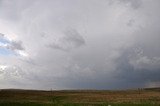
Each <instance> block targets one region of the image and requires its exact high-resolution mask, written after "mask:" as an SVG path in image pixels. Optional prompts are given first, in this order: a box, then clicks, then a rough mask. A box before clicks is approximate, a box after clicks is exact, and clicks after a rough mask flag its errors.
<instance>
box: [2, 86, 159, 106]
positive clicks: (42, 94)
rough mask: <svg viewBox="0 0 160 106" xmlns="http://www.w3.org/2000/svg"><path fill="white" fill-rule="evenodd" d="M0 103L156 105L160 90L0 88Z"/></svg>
mask: <svg viewBox="0 0 160 106" xmlns="http://www.w3.org/2000/svg"><path fill="white" fill-rule="evenodd" d="M0 106H160V89H143V90H125V91H105V90H103V91H102V90H101V91H97V90H68V91H35V90H0Z"/></svg>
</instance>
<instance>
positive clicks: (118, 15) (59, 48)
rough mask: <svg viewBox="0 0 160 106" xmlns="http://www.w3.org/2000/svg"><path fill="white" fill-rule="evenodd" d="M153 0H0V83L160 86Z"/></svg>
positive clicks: (158, 21)
mask: <svg viewBox="0 0 160 106" xmlns="http://www.w3.org/2000/svg"><path fill="white" fill-rule="evenodd" d="M159 10H160V1H159V0H0V89H4V88H20V89H45V90H49V89H55V90H63V89H132V88H141V87H159V86H160V77H159V76H160V12H159Z"/></svg>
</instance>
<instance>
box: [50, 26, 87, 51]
mask: <svg viewBox="0 0 160 106" xmlns="http://www.w3.org/2000/svg"><path fill="white" fill-rule="evenodd" d="M84 44H85V40H84V38H83V37H82V36H81V35H80V34H79V33H78V32H77V30H75V29H71V30H67V31H65V32H64V36H63V37H62V38H59V39H58V40H57V41H55V42H53V43H52V44H50V45H49V47H51V48H53V49H59V50H63V51H69V50H72V49H74V48H79V47H80V46H83V45H84Z"/></svg>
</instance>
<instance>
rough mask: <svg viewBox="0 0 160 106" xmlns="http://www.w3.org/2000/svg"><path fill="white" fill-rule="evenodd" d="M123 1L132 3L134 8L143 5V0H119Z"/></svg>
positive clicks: (128, 3)
mask: <svg viewBox="0 0 160 106" xmlns="http://www.w3.org/2000/svg"><path fill="white" fill-rule="evenodd" d="M119 1H120V2H121V3H125V4H126V5H130V6H131V7H132V8H133V9H138V8H140V7H141V6H142V0H119Z"/></svg>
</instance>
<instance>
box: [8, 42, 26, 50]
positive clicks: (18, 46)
mask: <svg viewBox="0 0 160 106" xmlns="http://www.w3.org/2000/svg"><path fill="white" fill-rule="evenodd" d="M7 48H8V49H11V50H13V51H14V50H24V47H23V46H22V42H21V41H12V42H11V43H10V44H9V45H8V46H7Z"/></svg>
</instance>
